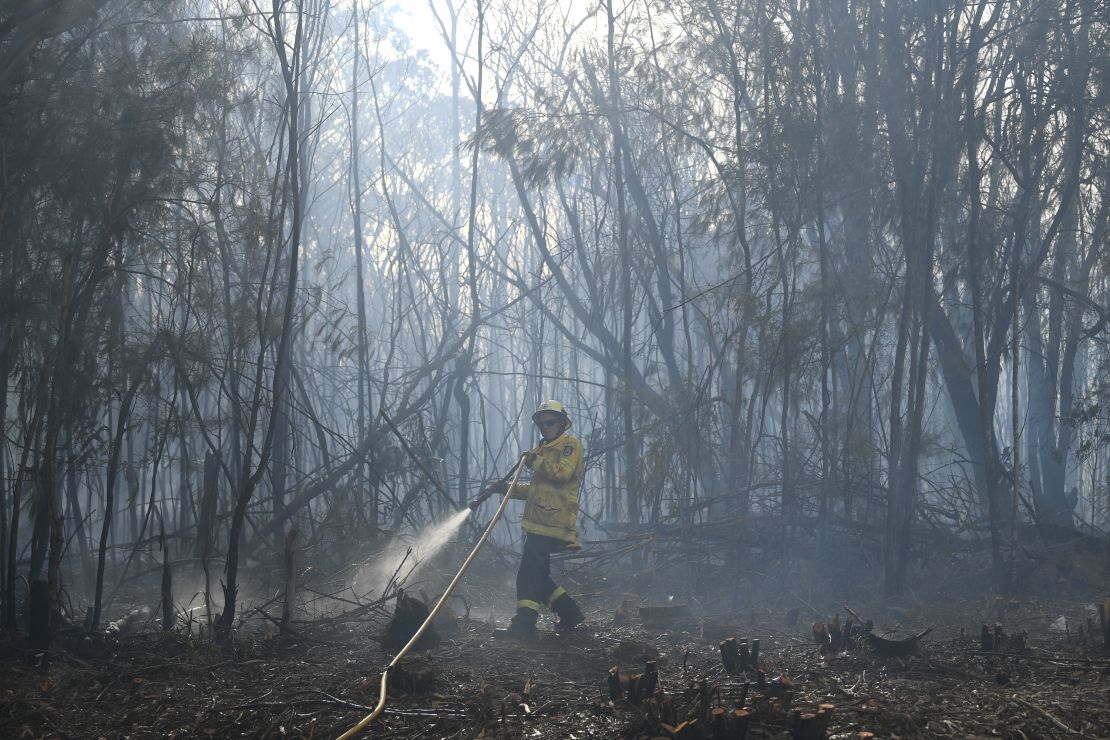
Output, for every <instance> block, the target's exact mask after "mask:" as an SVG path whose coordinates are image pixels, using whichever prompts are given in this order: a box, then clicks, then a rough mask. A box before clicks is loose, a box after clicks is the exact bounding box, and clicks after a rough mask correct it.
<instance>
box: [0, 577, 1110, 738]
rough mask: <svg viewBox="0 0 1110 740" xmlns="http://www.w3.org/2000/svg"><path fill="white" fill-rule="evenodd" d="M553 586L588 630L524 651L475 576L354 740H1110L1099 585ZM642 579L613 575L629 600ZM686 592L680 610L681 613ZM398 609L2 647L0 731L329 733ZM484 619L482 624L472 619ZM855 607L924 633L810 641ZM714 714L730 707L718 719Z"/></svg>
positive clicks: (886, 626)
mask: <svg viewBox="0 0 1110 740" xmlns="http://www.w3.org/2000/svg"><path fill="white" fill-rule="evenodd" d="M561 575H562V577H563V580H564V582H565V583H566V584H567V585H568V587H572V588H571V590H572V592H574V593H577V594H580V595H581V598H580V600H581V601H582V603H583V605H584V607H585V611H586V612H587V615H588V618H589V621H588V622H587V623H586V624H585V625H583V626H581V627H579V628H578V629H577V630H575V631H574V632H573V633H571V634H570V635H567V636H556V635H555V634H554V633H552V632H549V631H547V630H550V628H551V625H552V622H551V621H550V618H549V617H548V616H545V617H544V618H543V620H541V629H542V631H541V636H540V637H539V638H538V639H536V640H534V641H530V642H506V641H502V640H494V639H493V637H492V634H491V632H492V630H491V623H490V619H491V618H490V616H489V614H490V609H491V608H492V606H488V605H493V604H511V603H512V601H511V599H512V597H511V593H509V592H508V591H507V590H506V589H504V588H501V589H500V590H498V591H494V590H490V589H492V588H493V587H492V586H491V585H490V584H496V583H498V582H500V583H501V585H502V586H504V584H505V577H504V573H499V574H498V576H497V577H496V578H486V579H485V580H483V579H481V578H479V579H476V580H477V581H478V583H477V585H474V584H472V585H471V586H470V588H469V589H468V590H467V592H466V601H465V604H466V613H467V614H466V615H460V614H455V615H453V616H450V617H449V618H446V619H444V620H441V621H440V622H439V623H438V625H437V628H438V631H439V633H440V635H441V637H442V640H441V642H440V643H439V644H438V645H437V646H436V647H434V648H433V649H431V650H426V651H419V652H418V653H417V654H416V655H415V656H414V657H411V658H406V660H405V662H403V663H402V667H403V669H404V670H403V671H397V672H396V674H397V675H396V678H397V680H396V681H394V682H391V683H392V685H391V691H390V696H389V701H388V704H387V706H386V709H385V711H384V713H383V714H382V716H381V717H379V718H378V719H377V720H375V722H374V723H372V724H371V725H370V728H369V729H368V730H367V731H366V732H365V733H364V736H367V737H390V738H441V737H442V738H448V737H450V738H456V737H457V738H502V737H504V738H517V737H520V738H533V737H536V738H603V737H604V738H607V737H624V738H657V737H661V738H667V737H678V738H717V737H741V736H742V734H741V731H740V727H739V725H740V723H742V722H744V721H745V720H743V719H742V715H741V718H734V717H733V710H734V709H736V708H738V707H739V706H741V705H742V707H743V709H745V710H746V711H747V712H748V713H749V714H750V716H749V717H748V718H747V720H746V722H747V723H748V731H747V737H749V738H789V737H824V736H826V732H827V736H828V737H834V738H835V737H842V738H847V737H859V736H860V733H861V732H870V733H873V736H875V737H883V738H895V737H901V738H924V737H953V738H975V737H982V738H988V737H990V738H997V737H1002V738H1051V737H1060V738H1064V737H1068V738H1078V737H1083V738H1096V737H1110V702H1108V701H1107V697H1108V696H1110V652H1107V651H1106V650H1104V649H1103V646H1102V635H1101V634H1098V635H1093V634H1090V633H1089V629H1090V627H1089V625H1090V624H1092V623H1093V625H1094V628H1095V630H1096V631H1097V630H1098V615H1097V606H1096V599H1101V598H1102V597H1105V596H1106V594H1105V593H1102V594H1096V593H1093V592H1091V593H1086V594H1083V593H1080V592H1077V591H1075V590H1072V591H1071V592H1068V593H1066V594H1065V595H1063V596H1061V595H1059V593H1057V595H1055V596H1052V597H1048V596H1039V597H1037V596H1032V595H1018V596H1006V597H998V596H994V595H992V594H990V593H989V592H987V591H985V590H979V589H977V588H975V587H974V585H973V582H974V580H975V579H972V578H967V577H964V575H963V574H961V572H960V570H959V568H956V569H949V570H948V572H946V573H944V574H943V576H942V577H939V578H937V579H935V581H934V583H933V586H934V587H933V588H932V589H931V590H930V591H929V592H928V593H924V592H921V593H915V594H910V595H908V596H906V597H905V598H903V599H901V600H899V602H898V603H897V605H892V604H890V603H889V602H885V601H883V600H882V599H880V598H878V597H870V596H869V594H870V593H871V591H869V590H868V589H867V587H865V586H863V585H860V584H857V585H855V586H853V587H851V588H845V589H842V591H844V593H842V594H840V596H839V598H838V597H837V596H836V595H834V594H831V593H826V594H825V595H824V596H822V597H817V596H815V595H814V593H813V592H812V591H807V592H806V593H805V594H804V595H798V594H796V593H791V592H790V589H789V588H786V587H780V588H777V589H771V588H769V587H767V588H764V589H763V590H764V591H766V592H767V593H765V594H764V595H763V596H760V595H759V591H760V589H758V588H754V589H746V590H744V591H742V592H739V593H729V594H727V595H726V596H717V595H715V589H714V588H710V587H706V586H704V585H703V586H702V591H703V593H702V595H701V598H697V599H693V600H691V601H686V600H683V599H675V600H672V601H670V602H668V600H667V598H666V596H664V595H663V594H665V593H666V590H665V589H662V588H660V587H659V585H658V583H655V584H654V585H653V586H652V588H651V591H652V593H653V594H654V595H655V596H656V600H655V601H656V603H658V604H661V605H664V606H667V605H669V606H670V607H672V609H671V610H669V611H668V610H663V611H664V614H663V617H662V622H661V623H649V624H645V623H644V621H643V618H646V617H649V616H655V617H656V618H659V615H658V614H654V615H653V614H649V613H643V614H642V613H641V612H640V611H639V609H638V606H639V605H640V604H642V603H643V602H644V601H645V600H649V601H650V599H647V598H646V597H645V596H643V595H641V596H629V595H628V593H629V592H628V591H622V590H621V588H617V587H616V586H615V584H614V585H613V586H607V585H606V584H610V583H614V581H615V579H613V578H612V577H610V578H609V579H608V580H606V579H605V578H604V577H600V576H598V574H597V573H596V572H590V571H589V570H588V569H587V570H585V571H584V570H582V569H579V570H577V571H570V572H568V571H567V570H566V569H563V570H562V573H561ZM610 576H611V573H610ZM776 581H777V582H778V583H779V584H780V585H781V584H782V583H790V582H791V579H790V578H789V577H783V578H781V579H776ZM706 583H710V584H712V583H719V581H714V580H713V579H708V580H707V581H706ZM688 585H689V584H688V583H687V586H688ZM591 586H592V588H591ZM642 586H643V584H642V583H639V584H637V583H635V582H629V581H625V582H623V583H621V587H622V588H631V589H632V591H631V593H639V594H642V593H643V591H642V589H639V588H638V587H642ZM680 602H681V603H685V605H686V606H687V607H689V608H688V609H686V608H673V607H675V605H676V604H677V603H680ZM392 603H393V600H390V601H388V602H385V601H383V602H380V603H377V604H373V605H370V606H371V607H372V608H367V607H360V608H354V609H350V610H348V611H346V612H344V613H339V614H338V615H333V616H329V617H318V618H314V619H302V620H300V621H298V622H296V624H295V626H294V629H295V634H294V635H293V636H292V637H290V638H288V639H282V638H280V637H279V636H278V635H277V634H276V627H274V626H273V625H272V624H271V623H270V622H269V621H268V618H267V619H254V620H250V621H251V623H253V624H255V626H254V627H253V628H247V627H244V628H243V629H241V630H240V631H239V632H238V633H237V635H236V637H235V639H234V641H233V643H232V645H231V646H230V647H226V646H225V647H220V646H216V645H214V644H212V643H211V642H210V641H208V640H205V639H201V638H199V637H197V636H195V635H190V634H187V633H186V632H185V631H184V630H178V631H171V632H165V633H163V632H161V631H158V630H157V625H156V624H154V622H153V620H151V621H148V622H147V623H146V624H145V626H144V625H138V629H136V630H135V631H134V632H132V633H130V634H126V633H121V634H118V635H110V634H105V633H98V634H93V635H88V634H81V633H79V632H77V631H73V632H71V633H69V634H68V635H67V636H65V637H63V638H61V639H59V640H57V641H56V645H55V650H54V651H53V652H52V653H51V654H50V656H49V661H48V662H46V661H41V662H40V664H38V665H34V664H31V663H29V662H28V661H27V659H26V658H25V657H23V656H20V655H19V654H18V653H19V651H18V650H17V648H18V644H17V643H16V642H14V641H11V640H9V642H8V643H6V644H5V645H3V646H2V647H3V648H4V650H3V653H2V655H3V657H2V659H0V737H80V738H120V737H135V738H145V737H260V738H262V737H265V738H278V737H327V738H333V737H337V736H338V735H340V734H341V733H342V732H344V731H345V730H347V729H348V728H349V727H351V726H352V725H353V724H355V723H356V722H357V721H358V720H359V719H361V718H362V717H363V716H365V715H366V714H367V713H369V711H370V710H371V708H372V707H373V705H374V703H375V702H376V699H377V695H378V687H379V681H380V675H381V669H382V667H383V666H384V665H386V664H387V663H388V662H389V661H390V659H391V657H392V655H393V651H387V650H384V649H383V648H382V646H381V645H380V644H379V642H378V641H377V639H376V637H377V636H378V635H380V634H381V632H382V629H383V627H384V626H385V624H386V622H387V620H388V618H389V607H391V605H392ZM450 603H452V604H453V605H455V606H458V605H459V602H458V601H456V600H455V599H452V600H451V602H450ZM622 603H623V604H625V605H626V607H627V608H622ZM475 604H481V605H482V606H481V607H480V609H479V608H478V607H475V608H472V606H474V605H475ZM479 610H480V611H482V612H483V613H482V615H481V617H482V618H470V615H471V614H472V613H476V612H478V611H479ZM849 610H850V611H851V612H854V613H855V614H858V616H859V617H860V618H862V619H865V620H873V621H874V629H873V634H875V635H886V636H888V637H891V638H897V637H908V636H916V635H918V634H920V633H921V632H922V631H924V630H926V629H930V630H931V631H930V632H929V633H928V634H927V635H925V636H924V637H922V638H921V639H920V640H919V641H918V643H917V649H915V650H912V651H910V652H909V654H907V655H903V656H901V657H895V656H890V655H884V654H883V652H882V649H881V648H882V646H879V647H875V646H873V645H870V644H869V643H868V642H867V640H866V639H864V640H860V641H859V642H858V643H854V644H849V645H848V646H847V647H846V648H842V649H831V650H830V649H827V648H826V649H825V650H822V649H821V648H820V647H819V645H818V644H817V641H816V640H815V638H814V623H815V622H823V623H825V624H827V625H830V626H831V625H832V624H833V623H832V621H831V620H832V618H833V617H834V616H835V617H836V618H837V620H838V621H839V622H841V623H842V624H843V623H844V622H846V621H847V620H848V618H849V616H850V614H849ZM504 611H505V610H502V614H503V613H504ZM676 615H677V616H676ZM256 616H257V614H256ZM668 617H675V618H674V619H673V620H672V621H671V622H670V623H667V618H668ZM1061 617H1063V618H1064V621H1061V619H1060V618H1061ZM1088 618H1091V619H1092V621H1088ZM1065 622H1066V624H1067V626H1066V627H1064V624H1065ZM983 624H989V625H991V626H992V627H993V625H995V624H1000V625H1002V629H1003V630H1004V631H1005V632H1006V633H1007V635H1008V636H1009V637H1008V638H1007V639H1006V640H1004V641H1002V643H1001V644H1000V645H999V646H998V647H996V648H994V649H992V650H989V651H984V650H983V649H982V648H983V645H982V643H981V635H980V631H981V625H983ZM730 636H733V637H737V638H742V639H748V640H751V639H759V640H760V643H761V646H760V647H761V650H760V658H759V670H758V671H757V670H754V669H751V668H748V669H747V670H736V671H734V672H733V673H732V674H731V675H730V674H729V673H727V672H726V671H725V668H724V666H723V664H722V658H721V652H720V648H719V645H720V642H721V640H723V639H725V638H726V637H730ZM1015 638H1016V639H1015ZM1022 643H1024V644H1022ZM648 660H654V661H655V663H656V666H657V670H658V679H657V687H656V689H657V690H656V691H655V692H654V695H653V696H651V697H650V698H648V699H645V700H641V701H639V702H638V703H636V702H634V701H631V700H630V699H638V698H639V697H635V696H632V695H631V692H630V690H629V688H630V687H628V686H627V685H624V686H622V687H621V688H620V689H619V695H618V696H617V698H616V699H614V698H613V696H612V693H616V692H617V691H618V690H617V687H613V689H612V691H611V688H610V685H611V684H610V680H609V678H610V669H611V668H613V667H614V666H619V667H620V669H621V671H622V672H623V673H625V674H629V673H639V672H642V671H643V670H644V668H645V663H646V662H647V661H648ZM391 677H393V674H392V673H391ZM624 678H625V679H627V678H628V676H627V675H625V676H624ZM625 684H627V680H626V681H625ZM822 704H826V705H832V707H833V708H832V709H831V711H829V710H828V709H826V715H824V716H825V718H826V721H827V729H824V730H823V729H821V728H820V724H821V719H816V720H814V719H811V718H807V719H809V722H810V723H809V724H806V725H805V727H801V728H800V727H799V722H801V721H802V717H803V716H804V715H807V714H811V713H815V712H816V711H817V709H818V707H819V705H822ZM717 707H722V708H723V709H724V712H723V713H721V712H718V715H722V714H723V716H719V717H714V714H713V709H715V708H717ZM715 722H716V723H717V724H716V725H715V724H714V723H715ZM683 723H685V724H683ZM730 728H731V729H730ZM730 733H731V734H730ZM863 737H866V735H863Z"/></svg>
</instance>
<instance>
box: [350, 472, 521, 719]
mask: <svg viewBox="0 0 1110 740" xmlns="http://www.w3.org/2000/svg"><path fill="white" fill-rule="evenodd" d="M527 454H528V453H522V454H521V456H520V458H519V459H517V461H516V467H515V468H514V469H513V472H512V473H510V475H511V476H512V479H513V480H512V483H510V484H509V488H508V490H506V491H505V497H504V498H503V499H501V505H500V506H498V507H497V511H495V512H494V514H493V518H492V519H490V520H489V524H488V525H486V529H485V531H484V532H482V536H481V537H479V538H478V542H477V544H475V545H474V549H473V550H471V551H470V554H469V555H467V556H466V560H464V561H463V564H462V566H461V567H460V568H459V572H458V573H456V574H455V577H454V578H452V579H451V582H450V583H449V584H447V588H446V589H445V590H444V592H443V595H442V596H440V597H439V601H437V602H436V605H435V606H434V607H432V610H431V612H429V614H428V618H427V619H425V620H424V623H423V624H422V625H420V629H418V630H416V633H415V634H413V636H412V637H411V638H410V639H409V641H408V643H406V644H405V646H404V647H403V648H401V651H400V652H399V653H397V655H395V656H394V657H393V660H391V661H390V662H389V665H387V666H386V667H385V669H384V670H383V671H382V682H381V688H380V690H379V693H378V704H377V706H375V707H374V711H372V712H370V714H368V715H366V716H365V717H363V718H362V719H361V720H359V722H358V724H356V725H355V726H354V727H352V728H351V729H349V730H347V731H346V732H344V733H343V734H342V735H340V736H339V740H348V738H352V737H354V736H355V735H357V734H358V733H359V732H361V731H362V730H363V729H364V728H365V727H366V725H368V724H370V723H371V722H373V721H374V720H375V719H376V718H377V716H378V715H379V714H381V713H382V710H383V709H385V699H386V694H387V688H386V684H387V681H388V679H389V671H390V670H391V669H392V668H394V667H395V666H396V665H397V663H399V662H400V660H401V658H403V657H405V655H406V654H407V653H408V651H409V650H411V649H412V646H413V645H415V644H416V643H417V642H418V641H419V640H420V638H421V637H423V636H424V633H425V632H427V631H428V627H430V626H431V624H432V621H433V620H434V619H435V618H436V614H438V613H439V610H440V609H442V608H443V605H444V604H446V603H447V597H449V596H450V595H451V592H452V591H454V590H455V586H457V585H458V584H459V581H460V580H462V577H463V574H464V573H466V571H467V568H469V567H470V563H471V562H472V561H473V560H474V557H475V556H476V555H477V554H478V550H480V549H482V545H484V544H485V543H486V540H487V539H489V536H490V533H491V532H492V531H493V525H495V524H497V520H498V519H500V518H501V513H502V512H503V511H505V504H507V503H509V498H510V496H511V495H512V492H513V488H515V487H516V484H517V481H518V480H519V479H520V473H521V471H523V470H524V465H523V462H524V458H525V457H526V456H527ZM505 477H506V478H508V477H509V476H505ZM502 480H504V479H502ZM487 490H488V489H487Z"/></svg>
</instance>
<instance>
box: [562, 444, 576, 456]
mask: <svg viewBox="0 0 1110 740" xmlns="http://www.w3.org/2000/svg"><path fill="white" fill-rule="evenodd" d="M573 454H574V445H567V446H566V447H564V448H563V457H570V456H571V455H573Z"/></svg>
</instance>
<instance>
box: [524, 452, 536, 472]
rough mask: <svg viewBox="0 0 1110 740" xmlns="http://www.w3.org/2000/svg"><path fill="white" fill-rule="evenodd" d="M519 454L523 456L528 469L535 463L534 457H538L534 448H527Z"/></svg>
mask: <svg viewBox="0 0 1110 740" xmlns="http://www.w3.org/2000/svg"><path fill="white" fill-rule="evenodd" d="M520 456H521V457H523V458H524V465H525V466H526V467H527V468H528V469H529V470H531V469H532V466H533V465H534V464H535V463H536V458H537V457H539V455H537V454H536V452H535V450H528V451H527V452H522V453H520Z"/></svg>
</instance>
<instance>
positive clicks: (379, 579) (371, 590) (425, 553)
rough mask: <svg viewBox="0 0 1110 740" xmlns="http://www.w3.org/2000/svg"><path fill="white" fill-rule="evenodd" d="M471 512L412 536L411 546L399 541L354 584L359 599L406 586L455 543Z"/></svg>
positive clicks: (379, 555) (363, 569) (362, 570)
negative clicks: (445, 547)
mask: <svg viewBox="0 0 1110 740" xmlns="http://www.w3.org/2000/svg"><path fill="white" fill-rule="evenodd" d="M470 513H471V512H470V509H463V510H462V511H458V512H455V514H454V515H453V516H451V518H449V519H446V520H444V521H442V522H439V523H438V524H433V525H431V526H429V527H426V528H425V529H423V530H421V531H420V532H417V533H416V534H415V535H413V536H412V538H411V542H410V541H408V540H406V539H399V540H398V541H396V542H394V543H392V544H390V545H389V546H388V547H386V548H385V550H383V551H381V552H379V553H377V554H376V555H375V556H374V558H373V559H372V560H371V561H370V562H368V563H364V564H363V565H362V566H361V567H360V568H359V569H358V570H357V571H356V572H355V575H354V578H353V579H352V580H351V590H352V591H354V593H356V594H358V595H371V594H384V592H385V590H386V588H387V587H388V586H389V584H390V583H391V582H397V583H404V582H405V581H407V580H408V579H409V578H411V577H412V576H413V575H415V574H416V573H418V572H419V571H420V569H421V568H422V567H423V566H424V565H425V564H426V563H427V562H428V561H430V560H431V559H432V558H433V557H435V555H436V554H437V553H438V552H439V551H440V550H442V549H443V546H444V545H446V544H447V543H448V542H450V541H451V537H452V536H453V535H454V534H455V532H456V531H457V530H458V528H459V527H461V526H462V524H463V522H465V521H466V520H467V518H468V517H469V516H470Z"/></svg>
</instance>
